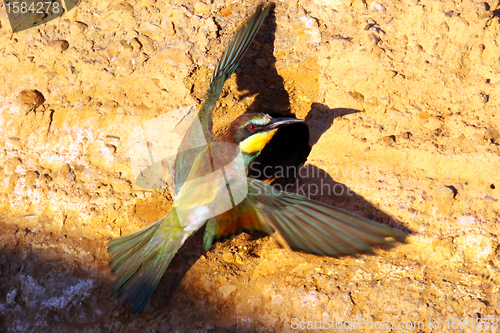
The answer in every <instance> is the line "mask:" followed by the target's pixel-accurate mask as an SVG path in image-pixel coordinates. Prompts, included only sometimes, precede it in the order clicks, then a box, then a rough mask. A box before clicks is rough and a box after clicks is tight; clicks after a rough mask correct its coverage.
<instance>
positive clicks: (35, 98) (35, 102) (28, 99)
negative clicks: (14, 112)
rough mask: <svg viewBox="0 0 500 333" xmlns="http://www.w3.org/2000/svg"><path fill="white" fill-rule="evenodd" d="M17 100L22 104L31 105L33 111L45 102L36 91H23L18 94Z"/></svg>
mask: <svg viewBox="0 0 500 333" xmlns="http://www.w3.org/2000/svg"><path fill="white" fill-rule="evenodd" d="M19 98H20V99H21V101H22V102H23V103H24V104H27V105H31V106H33V107H34V108H35V109H36V108H37V107H39V106H40V105H42V104H43V102H45V98H44V97H43V95H42V93H41V92H39V91H38V90H23V91H21V92H20V93H19Z"/></svg>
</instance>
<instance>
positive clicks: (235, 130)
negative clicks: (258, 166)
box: [226, 113, 303, 157]
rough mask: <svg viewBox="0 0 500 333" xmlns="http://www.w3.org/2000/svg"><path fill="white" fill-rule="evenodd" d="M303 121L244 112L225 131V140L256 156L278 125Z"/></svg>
mask: <svg viewBox="0 0 500 333" xmlns="http://www.w3.org/2000/svg"><path fill="white" fill-rule="evenodd" d="M298 122H303V120H302V119H295V118H284V117H283V118H273V117H271V116H269V115H268V114H265V113H250V114H244V115H242V116H239V117H238V118H236V119H235V120H234V121H233V122H232V123H231V125H230V126H229V129H228V131H227V132H226V134H227V135H226V140H228V141H230V142H233V143H236V144H238V145H239V147H240V150H241V152H242V153H243V154H245V155H249V156H253V157H256V156H257V155H258V154H259V153H260V152H261V151H262V149H264V147H265V146H266V144H267V143H268V142H269V141H271V139H272V137H273V136H274V134H275V133H276V131H277V130H278V128H280V127H284V126H287V125H291V124H295V123H298Z"/></svg>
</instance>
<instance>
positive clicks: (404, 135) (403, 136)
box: [401, 132, 412, 140]
mask: <svg viewBox="0 0 500 333" xmlns="http://www.w3.org/2000/svg"><path fill="white" fill-rule="evenodd" d="M411 135H412V134H411V132H404V133H403V134H402V135H401V137H402V138H403V139H406V140H408V139H410V138H411Z"/></svg>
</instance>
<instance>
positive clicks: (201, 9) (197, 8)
mask: <svg viewBox="0 0 500 333" xmlns="http://www.w3.org/2000/svg"><path fill="white" fill-rule="evenodd" d="M208 12H210V7H209V6H208V5H207V4H205V3H203V2H197V3H195V4H194V14H195V15H198V16H202V15H203V14H206V13H208Z"/></svg>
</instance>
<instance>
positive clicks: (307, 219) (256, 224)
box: [210, 178, 407, 257]
mask: <svg viewBox="0 0 500 333" xmlns="http://www.w3.org/2000/svg"><path fill="white" fill-rule="evenodd" d="M248 182H249V195H248V197H247V198H246V199H245V200H244V201H243V202H242V203H241V204H240V205H239V206H237V207H235V208H234V209H233V211H231V215H233V216H239V217H237V218H235V219H234V220H233V221H232V223H235V224H233V225H231V226H230V227H228V226H227V224H228V223H231V217H229V216H227V215H224V214H223V215H221V216H218V217H217V223H216V222H212V223H213V224H214V225H213V226H212V230H211V234H212V235H215V237H221V236H225V235H227V234H228V233H234V232H236V231H238V230H239V229H259V230H262V231H264V232H267V233H270V232H272V231H277V232H278V233H279V234H280V235H281V236H282V237H283V239H284V241H285V242H286V243H287V244H288V245H289V246H290V247H291V248H292V249H294V250H302V251H304V252H307V253H313V254H319V255H327V256H333V257H339V256H342V255H351V256H355V255H356V254H357V253H373V249H372V246H380V247H392V246H394V242H393V241H391V240H388V239H387V238H389V237H390V238H393V239H395V240H398V241H401V242H403V241H404V239H405V238H406V236H407V235H406V233H404V232H402V231H400V230H397V229H394V228H391V227H389V226H386V225H383V224H380V223H377V222H375V221H372V220H370V219H367V218H365V217H362V216H359V215H357V214H354V213H352V212H349V211H346V210H343V209H340V208H337V207H334V206H330V205H327V204H324V203H322V202H319V201H314V200H310V199H308V198H306V197H304V196H302V195H299V194H292V193H285V192H280V191H277V190H276V189H273V188H272V187H271V186H270V185H268V184H266V183H264V182H262V181H260V180H257V179H250V178H249V179H248ZM252 211H255V212H257V213H258V214H253V215H251V218H250V215H249V213H250V212H252ZM225 214H228V213H225ZM235 221H236V222H235ZM214 230H216V231H214ZM210 243H211V242H210Z"/></svg>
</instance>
